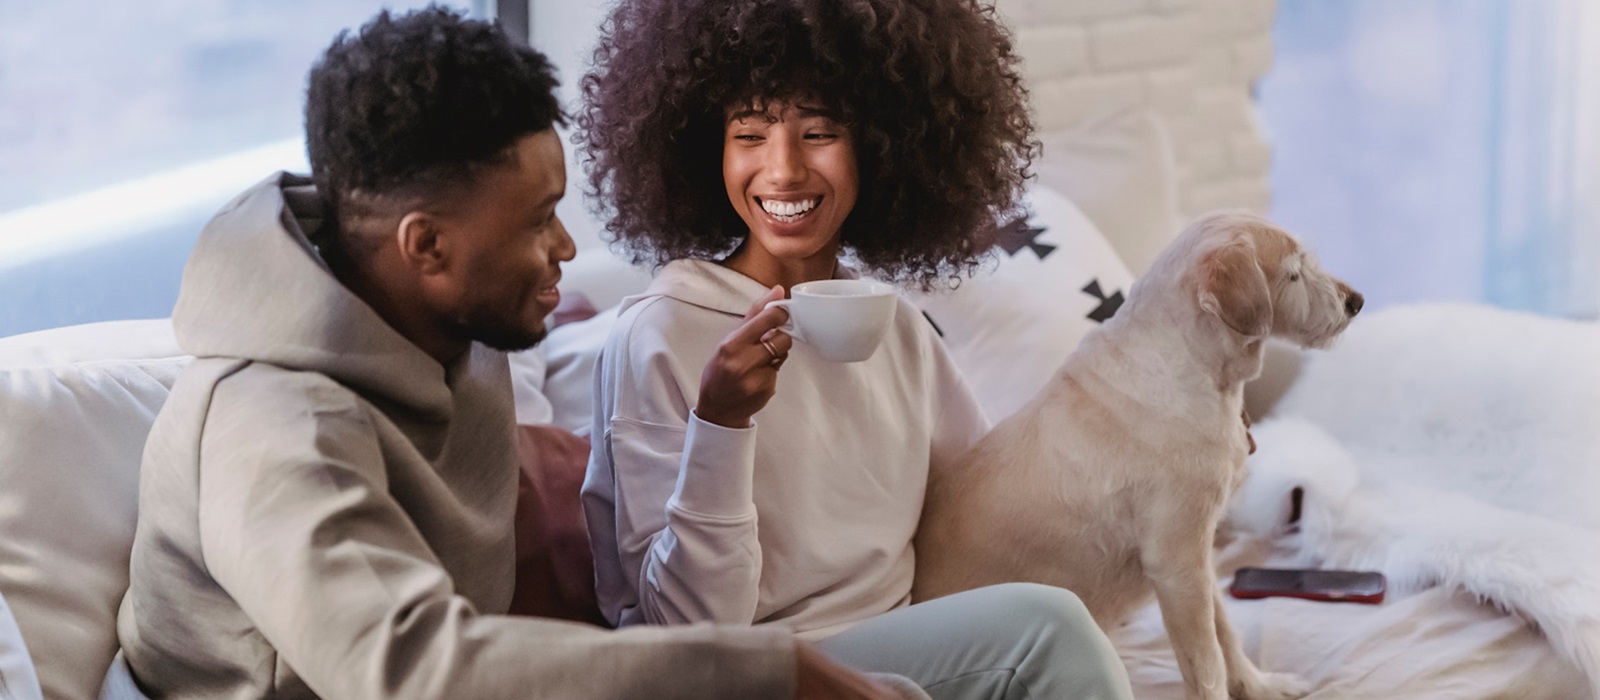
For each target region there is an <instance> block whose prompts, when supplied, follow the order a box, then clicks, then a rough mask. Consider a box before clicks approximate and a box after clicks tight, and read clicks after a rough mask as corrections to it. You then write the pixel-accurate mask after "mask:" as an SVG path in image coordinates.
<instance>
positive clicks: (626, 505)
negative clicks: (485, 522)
mask: <svg viewBox="0 0 1600 700" xmlns="http://www.w3.org/2000/svg"><path fill="white" fill-rule="evenodd" d="M1016 63H1017V59H1016V57H1015V55H1014V54H1013V53H1012V50H1011V44H1010V40H1009V38H1008V35H1007V33H1006V32H1005V30H1004V29H1003V28H1001V27H1000V26H999V25H998V24H997V23H996V22H995V21H994V19H993V17H992V10H990V9H988V8H987V7H984V6H982V5H980V4H979V3H978V2H976V1H975V0H772V1H763V2H751V1H750V0H633V1H627V0H625V1H624V2H622V3H621V4H620V5H619V6H618V7H617V8H616V9H615V10H614V11H613V14H612V15H611V18H610V21H609V22H608V23H607V25H606V27H605V34H604V36H603V37H602V39H601V43H600V47H599V49H598V50H597V52H596V68H595V72H594V73H592V74H591V75H589V76H588V77H586V79H585V80H584V84H583V89H584V93H585V96H586V98H587V104H586V106H585V108H584V111H583V113H582V114H581V115H580V119H579V123H580V126H581V127H582V136H581V138H582V139H583V141H584V142H585V145H586V147H587V149H588V152H589V156H590V173H589V175H590V185H591V187H592V189H593V190H594V191H595V193H596V194H597V195H598V196H600V197H601V199H602V200H603V201H605V202H606V203H607V205H609V207H610V208H611V209H612V210H613V212H614V216H613V218H612V219H611V223H610V224H609V229H610V231H611V233H612V234H613V235H614V236H616V238H617V240H618V241H619V242H620V243H621V245H622V246H623V247H625V248H626V249H628V250H629V251H631V252H632V253H633V254H634V257H635V259H636V261H641V262H642V261H650V262H655V263H657V264H662V263H664V264H665V266H664V267H663V268H662V269H661V271H660V273H659V274H658V276H657V278H656V280H655V281H654V283H653V284H652V285H651V287H650V289H649V291H647V292H646V293H645V294H643V295H641V296H639V297H634V298H632V299H629V300H628V301H626V302H624V307H623V308H622V310H621V313H620V316H619V319H618V321H617V325H616V327H615V329H614V330H613V332H612V335H611V337H610V339H609V341H608V343H607V345H606V347H605V350H604V352H603V353H602V356H601V358H600V362H599V364H598V366H597V368H596V372H597V379H596V401H595V405H596V416H595V427H594V432H593V435H594V436H595V438H594V448H593V452H592V454H591V457H590V464H589V473H588V478H587V479H586V481H585V486H584V507H585V513H586V517H587V519H588V522H589V531H590V537H591V546H592V547H593V549H594V553H595V559H596V580H597V585H598V589H599V590H598V593H599V598H600V603H601V607H602V609H603V611H604V612H605V614H606V616H607V618H608V619H609V620H610V621H611V622H612V623H613V624H618V625H628V624H639V623H650V624H683V623H692V622H702V621H712V622H721V623H777V624H784V625H788V626H790V627H792V628H793V629H795V631H796V632H797V633H799V634H800V635H801V636H802V637H805V638H808V639H813V640H818V644H819V645H820V646H821V648H822V650H823V651H825V652H827V653H829V654H830V655H833V656H834V657H835V658H838V659H840V660H842V661H844V662H845V663H847V664H850V665H853V666H856V667H858V668H861V669H864V670H872V671H887V672H893V673H898V674H901V675H904V676H907V677H910V678H911V679H913V680H915V681H917V682H918V683H919V684H920V685H922V686H923V687H924V688H926V689H928V690H929V692H930V693H931V694H933V695H934V696H935V697H952V698H954V697H991V696H992V695H993V694H995V693H996V692H998V693H1001V694H1002V695H1003V696H1006V697H1010V696H1013V695H1015V696H1017V697H1033V698H1046V697H1075V698H1099V697H1129V691H1128V681H1127V678H1126V673H1125V671H1124V670H1123V669H1122V667H1121V664H1120V662H1119V661H1118V660H1117V658H1116V656H1115V654H1114V652H1113V651H1112V650H1111V648H1110V644H1109V642H1107V640H1106V639H1105V637H1104V635H1102V634H1101V633H1100V632H1099V630H1098V629H1097V628H1095V626H1094V624H1093V622H1092V621H1091V620H1090V619H1089V616H1088V614H1087V613H1086V612H1085V611H1084V610H1083V606H1082V604H1081V603H1079V602H1078V601H1077V599H1076V598H1075V597H1073V596H1072V595H1071V594H1070V593H1067V592H1065V591H1061V590H1057V589H1050V588H1046V587H1042V586H1029V585H1021V584H1017V585H1009V586H998V587H994V588H991V589H984V590H980V591H973V592H970V593H967V594H964V595H958V596H952V597H950V598H946V599H942V600H939V601H934V602H932V603H928V604H925V605H918V606H915V607H908V603H909V602H910V590H911V579H912V575H913V571H914V553H913V551H912V546H911V543H912V538H913V536H914V534H915V532H916V528H917V522H918V518H919V516H920V510H921V505H922V497H923V492H924V489H925V487H926V484H927V479H928V474H929V472H930V470H932V469H939V468H942V467H943V466H944V465H945V464H947V463H948V462H949V461H950V460H952V459H953V458H955V457H956V456H958V455H959V454H960V453H961V452H962V451H963V450H964V449H965V448H966V447H967V446H968V445H970V444H971V443H972V442H974V441H975V440H976V439H977V438H978V437H980V436H981V435H983V434H984V432H986V431H987V430H988V428H989V423H988V421H987V419H986V418H985V417H984V416H983V414H982V411H981V410H980V409H979V408H978V406H977V404H976V402H975V400H974V398H973V396H972V393H971V391H970V390H969V389H968V387H967V386H966V385H965V383H964V382H963V380H962V379H961V377H960V375H959V374H958V373H957V371H956V369H955V367H954V366H953V364H952V363H951V360H950V358H949V356H948V355H947V354H946V352H945V350H944V348H943V346H942V344H941V342H940V340H939V338H938V336H937V332H936V330H935V329H934V328H933V327H932V326H931V324H929V323H928V322H927V321H926V320H925V319H924V318H923V317H922V316H921V315H920V314H919V313H918V312H917V311H916V309H915V308H913V307H912V306H910V305H909V304H907V303H905V302H904V301H901V302H900V306H899V308H898V310H897V314H896V317H895V320H894V322H893V326H892V327H891V328H890V329H889V331H888V333H887V336H886V338H885V339H884V341H883V344H882V346H881V347H880V348H879V349H878V351H877V353H876V354H875V355H873V356H872V357H871V358H870V359H868V360H866V361H863V362H858V363H850V364H839V363H830V362H827V361H825V360H823V359H821V358H820V357H818V356H817V355H816V354H815V353H814V352H812V351H811V350H810V349H809V348H807V347H806V346H805V345H803V344H796V343H795V341H794V340H793V339H792V338H790V337H789V336H788V335H786V334H784V333H783V332H782V331H780V330H779V327H780V326H781V325H782V324H783V322H784V321H785V320H786V318H787V316H786V314H785V312H784V311H783V310H782V309H780V308H765V306H766V303H767V302H769V301H771V300H773V299H777V298H780V297H782V296H783V295H784V294H785V290H787V289H789V288H791V287H793V286H794V285H796V284H799V283H802V282H807V281H812V280H820V279H829V278H835V277H850V276H853V275H854V274H855V273H853V272H852V271H851V270H850V268H848V267H846V266H845V265H843V264H841V262H840V261H841V259H848V260H853V261H854V263H855V265H856V266H858V267H859V268H861V269H863V270H864V271H866V272H869V273H871V274H872V275H874V276H876V277H879V278H883V279H889V280H893V281H897V282H901V283H906V284H913V285H918V286H921V287H924V288H927V287H932V286H936V285H938V284H940V283H948V282H952V281H954V280H955V279H957V278H958V277H959V276H960V275H961V274H962V273H964V272H967V271H970V270H971V268H973V267H974V266H975V265H976V263H977V262H978V260H979V258H980V256H981V255H982V254H984V253H985V252H986V250H987V249H988V247H989V245H990V241H989V240H988V238H987V237H986V234H984V233H983V232H986V231H990V230H992V228H993V222H994V221H995V220H996V218H997V217H1000V216H1003V215H1015V214H1017V213H1018V210H1019V208H1020V207H1019V204H1018V197H1019V195H1020V192H1021V189H1022V184H1023V180H1024V178H1025V175H1026V170H1027V167H1028V164H1029V162H1030V161H1031V158H1032V156H1033V154H1034V151H1035V150H1036V145H1035V144H1034V142H1033V141H1032V140H1031V131H1032V125H1031V123H1030V120H1029V118H1028V115H1027V108H1026V102H1025V99H1026V93H1025V91H1024V90H1023V88H1022V86H1021V82H1020V79H1019V77H1018V75H1017V71H1016Z"/></svg>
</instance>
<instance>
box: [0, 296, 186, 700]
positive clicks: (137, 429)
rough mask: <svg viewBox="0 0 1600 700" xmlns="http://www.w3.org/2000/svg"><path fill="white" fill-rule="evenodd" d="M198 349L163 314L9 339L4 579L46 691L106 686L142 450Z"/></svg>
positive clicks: (4, 343)
mask: <svg viewBox="0 0 1600 700" xmlns="http://www.w3.org/2000/svg"><path fill="white" fill-rule="evenodd" d="M188 362H189V360H188V359H187V358H186V357H184V356H183V355H182V353H181V351H180V350H178V348H177V344H176V342H175V341H174V340H173V338H172V329H171V325H170V324H169V323H167V322H166V321H164V320H163V321H131V322H116V323H106V324H93V325H89V326H81V327H72V328H65V329H57V330H51V331H41V332H39V333H29V334H26V335H19V336H12V337H10V338H5V339H3V340H0V484H3V485H4V486H3V488H0V532H3V533H5V535H4V536H3V537H0V591H4V593H5V595H6V598H7V600H8V602H9V603H10V605H11V607H12V610H13V612H14V614H15V616H16V621H17V625H18V626H19V627H20V628H21V630H22V632H23V634H24V635H26V638H27V640H28V646H29V649H30V650H31V651H32V655H33V658H34V662H35V664H36V666H37V670H38V680H39V683H40V685H41V686H42V688H43V690H44V692H45V694H46V695H47V696H48V697H52V698H88V697H94V696H95V694H96V693H97V692H98V691H99V689H100V683H101V679H102V678H103V677H104V675H105V672H106V668H107V666H108V665H109V664H110V662H111V657H112V655H113V654H114V653H116V649H117V640H116V614H117V604H118V603H119V602H120V601H121V599H122V592H123V590H124V589H125V588H126V587H127V583H128V547H129V545H130V543H131V542H132V539H133V526H134V520H135V511H136V503H137V488H138V480H139V453H140V451H141V450H142V449H143V448H144V442H145V435H146V433H147V432H148V431H149V428H150V424H151V422H152V421H154V420H155V416H156V412H157V411H158V410H159V409H160V407H161V405H162V402H163V401H165V400H166V396H167V392H168V390H169V388H170V387H171V386H172V383H173V381H174V380H175V379H176V378H177V376H178V373H179V372H180V371H181V370H182V368H183V367H184V365H186V364H187V363H188Z"/></svg>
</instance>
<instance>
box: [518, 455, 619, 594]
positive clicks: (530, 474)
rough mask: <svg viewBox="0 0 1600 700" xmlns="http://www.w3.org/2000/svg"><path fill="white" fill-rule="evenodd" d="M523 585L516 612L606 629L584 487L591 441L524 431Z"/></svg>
mask: <svg viewBox="0 0 1600 700" xmlns="http://www.w3.org/2000/svg"><path fill="white" fill-rule="evenodd" d="M517 447H518V453H519V457H520V461H521V464H522V473H521V478H520V480H519V484H518V488H517V522H516V529H517V587H516V592H515V593H514V594H513V595H512V598H511V614H513V615H534V616H538V617H553V618H559V619H563V620H577V621H580V622H591V623H594V624H605V618H603V617H602V616H601V615H600V607H599V604H598V603H596V602H595V595H594V557H593V555H591V554H590V552H589V532H588V528H587V527H585V526H584V522H583V508H582V506H581V504H580V503H579V500H578V489H579V488H580V487H581V486H582V485H583V474H584V470H585V469H586V468H587V467H588V464H589V439H588V438H584V437H578V436H577V435H573V434H572V433H569V432H567V431H565V430H562V429H560V428H556V427H553V426H548V425H522V426H518V427H517Z"/></svg>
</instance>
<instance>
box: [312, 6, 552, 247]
mask: <svg viewBox="0 0 1600 700" xmlns="http://www.w3.org/2000/svg"><path fill="white" fill-rule="evenodd" d="M307 82H308V85H307V88H306V147H307V151H308V152H309V155H310V159H311V172H312V177H313V178H314V179H315V181H316V183H317V186H318V188H319V189H320V190H321V191H322V192H323V194H324V198H325V199H326V200H327V201H328V203H329V204H330V205H332V206H333V207H334V211H335V213H336V214H337V215H338V216H339V220H340V221H341V222H343V223H346V224H348V223H349V222H350V221H351V220H352V219H359V218H361V217H363V216H365V215H368V214H370V213H371V212H370V211H367V210H368V209H369V208H370V207H371V206H372V204H373V203H374V202H375V201H377V200H381V199H384V198H396V197H398V198H404V199H407V200H410V199H414V198H416V197H419V196H424V195H427V194H431V193H437V192H439V191H441V190H442V189H445V188H451V187H460V186H463V185H467V184H470V183H472V182H473V181H474V180H475V178H476V177H477V176H478V175H479V174H480V172H481V170H482V169H483V168H484V167H485V166H489V165H494V164H497V163H506V162H509V158H510V156H511V148H512V146H514V145H515V144H516V142H517V141H518V140H519V139H521V138H522V137H524V136H527V135H528V134H532V133H537V132H540V131H544V130H545V129H549V128H551V126H552V125H554V124H561V125H563V126H565V125H566V117H565V116H564V115H563V114H562V112H561V106H560V103H559V102H557V100H556V97H555V94H554V90H555V88H556V85H557V82H556V78H555V73H554V70H553V69H552V67H551V65H550V62H549V61H548V60H547V59H546V58H545V57H544V55H543V54H540V53H539V52H537V51H534V50H533V49H530V48H527V47H525V46H519V45H517V44H515V43H513V42H512V41H511V40H510V39H509V38H508V37H506V35H505V33H504V32H502V31H501V30H500V29H499V28H498V27H496V26H494V25H492V24H489V23H487V22H483V21H478V20H472V19H467V18H466V17H463V16H462V15H461V14H459V13H458V12H456V11H454V10H450V9H445V8H441V7H438V6H429V7H427V8H425V9H422V10H417V11H415V12H410V13H407V14H403V15H399V16H392V15H390V14H389V12H388V11H387V10H385V11H383V12H382V13H380V14H379V15H378V16H377V17H375V18H373V19H372V21H370V22H368V23H367V24H366V25H365V26H363V27H361V29H360V31H359V33H357V34H355V35H352V34H351V33H350V32H348V31H346V32H342V33H340V34H339V36H338V37H337V38H335V39H334V41H333V44H332V46H330V47H329V48H328V50H327V52H326V53H324V54H323V56H322V58H321V59H320V60H319V61H317V63H316V65H314V66H313V67H312V68H311V74H310V77H309V79H308V81H307Z"/></svg>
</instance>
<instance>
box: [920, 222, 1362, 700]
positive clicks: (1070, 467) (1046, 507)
mask: <svg viewBox="0 0 1600 700" xmlns="http://www.w3.org/2000/svg"><path fill="white" fill-rule="evenodd" d="M1361 303H1362V299H1361V295H1360V294H1359V293H1356V292H1355V291H1354V290H1352V289H1350V287H1349V286H1348V285H1346V284H1344V283H1343V282H1340V281H1339V280H1337V279H1334V278H1333V277H1331V276H1329V275H1328V274H1327V273H1326V272H1323V271H1322V269H1321V268H1320V267H1318V266H1317V264H1316V263H1315V262H1314V261H1313V260H1312V259H1311V257H1310V256H1309V255H1307V253H1306V252H1305V251H1304V250H1303V249H1302V248H1301V246H1300V244H1299V243H1298V242H1297V241H1296V240H1295V239H1294V238H1293V237H1291V236H1290V235H1289V234H1287V233H1285V232H1284V231H1283V230H1282V229H1280V228H1278V227H1277V226H1274V225H1273V224H1271V223H1269V222H1267V221H1265V220H1262V219H1260V218H1257V217H1254V216H1251V215H1248V214H1242V213H1233V212H1226V213H1218V214H1212V215H1209V216H1206V217H1204V218H1202V219H1200V220H1199V221H1197V222H1195V223H1194V224H1193V225H1192V226H1190V227H1189V228H1188V229H1187V230H1185V231H1184V232H1183V233H1182V234H1181V235H1179V236H1178V239H1177V240H1176V241H1173V242H1172V244H1171V245H1169V246H1168V247H1167V248H1166V250H1164V251H1163V252H1162V253H1161V255H1160V256H1159V257H1158V258H1157V259H1156V261H1155V263H1154V264H1153V265H1152V266H1151V268H1150V271H1149V272H1148V273H1146V274H1145V275H1144V276H1143V277H1141V278H1140V279H1139V280H1138V281H1137V282H1136V283H1135V284H1134V286H1133V289H1132V290H1131V292H1130V294H1129V297H1128V301H1127V303H1126V304H1124V305H1123V307H1122V308H1121V309H1120V310H1118V311H1117V314H1116V315H1115V316H1114V317H1112V318H1111V320H1109V321H1107V322H1106V324H1105V325H1104V326H1103V327H1101V328H1099V329H1097V330H1096V331H1095V332H1093V333H1091V334H1089V336H1088V337H1086V338H1084V340H1083V342H1082V344H1080V345H1079V346H1078V349H1077V350H1076V351H1075V352H1073V354H1072V355H1071V356H1070V357H1068V358H1067V361H1066V362H1065V364H1063V365H1062V367H1061V369H1060V370H1059V371H1058V372H1057V373H1056V375H1055V377H1054V378H1052V379H1051V380H1050V383H1049V384H1047V385H1046V386H1045V387H1044V388H1043V390H1042V391H1040V393H1039V395H1038V396H1037V397H1035V398H1034V399H1033V401H1031V402H1030V403H1028V404H1027V405H1026V406H1024V407H1023V408H1022V409H1021V410H1020V411H1019V412H1017V413H1016V414H1015V415H1013V416H1011V417H1010V418H1008V419H1006V420H1005V421H1003V422H1001V423H1000V424H999V425H998V426H996V427H995V429H994V431H993V432H992V433H990V434H989V436H988V437H986V438H984V439H983V440H982V441H981V442H979V443H978V444H977V445H976V446H974V447H973V449H972V451H971V452H969V453H968V454H967V455H966V457H965V459H962V460H957V462H955V464H956V465H959V466H957V467H954V468H952V469H950V470H949V471H946V472H942V473H935V474H933V475H932V477H931V480H930V483H929V488H928V498H927V503H926V506H925V507H924V511H923V520H922V523H923V524H922V530H921V532H919V533H918V535H917V543H916V546H917V574H916V584H915V587H914V589H913V591H912V596H913V598H914V599H915V600H918V601H922V600H929V599H932V598H937V597H940V596H944V595H949V594H951V593H956V592H958V591H963V590H968V589H972V588H977V587H979V586H985V585H989V584H994V583H1002V582H1007V581H1033V582H1038V583H1046V584H1052V585H1056V586H1061V587H1064V588H1067V589H1070V590H1072V591H1074V592H1076V593H1077V594H1078V595H1079V596H1080V597H1081V598H1082V599H1083V602H1084V603H1085V604H1086V605H1087V606H1088V608H1089V611H1090V612H1091V613H1092V614H1093V615H1094V617H1095V620H1096V621H1097V622H1098V623H1099V624H1100V626H1101V627H1102V628H1105V629H1110V628H1112V627H1113V626H1115V625H1117V624H1119V623H1120V622H1122V621H1123V620H1124V618H1125V617H1126V616H1127V615H1128V614H1129V613H1131V612H1133V611H1134V610H1135V609H1136V608H1137V607H1138V606H1140V605H1141V604H1142V603H1143V602H1144V601H1146V600H1148V597H1149V594H1150V591H1151V590H1152V589H1154V592H1155V595H1156V599H1157V601H1158V602H1159V603H1160V605H1161V614H1162V618H1163V621H1164V622H1165V624H1166V628H1167V634H1168V636H1169V637H1170V638H1171V641H1172V647H1173V649H1174V651H1175V652H1176V654H1177V659H1178V667H1179V670H1180V671H1181V672H1182V673H1183V679H1184V685H1185V688H1186V690H1187V697H1189V698H1191V699H1205V700H1220V699H1222V698H1226V697H1229V696H1232V697H1234V698H1242V699H1245V700H1267V699H1280V698H1296V697H1300V696H1302V695H1304V694H1305V693H1306V692H1308V690H1309V688H1307V686H1306V685H1305V684H1304V683H1303V682H1302V681H1301V680H1300V679H1298V678H1296V677H1294V676H1290V675H1284V674H1272V673H1262V672H1261V671H1259V670H1257V669H1256V667H1255V665H1254V664H1252V663H1251V662H1250V660H1249V659H1248V658H1246V657H1245V655H1244V652H1243V650H1242V649H1241V647H1240V644H1239V640H1238V638H1236V637H1235V636H1234V634H1233V631H1232V630H1231V628H1230V627H1229V626H1228V622H1227V620H1226V619H1225V618H1224V616H1223V614H1222V604H1221V596H1220V594H1219V592H1218V590H1217V580H1216V575H1215V572H1214V569H1213V567H1212V560H1211V554H1212V540H1213V538H1214V536H1215V532H1216V527H1217V522H1218V520H1219V519H1221V518H1222V516H1223V514H1224V509H1225V506H1226V504H1227V501H1228V497H1229V495H1230V494H1232V493H1233V491H1234V489H1235V488H1236V487H1237V486H1238V485H1239V483H1240V482H1241V481H1242V480H1243V478H1244V474H1245V456H1246V455H1247V454H1248V452H1249V449H1250V448H1249V440H1250V438H1249V431H1248V428H1247V426H1246V425H1245V423H1244V422H1243V421H1242V420H1241V415H1242V412H1243V408H1244V383H1245V382H1246V381H1248V380H1250V379H1252V378H1254V377H1255V376H1256V375H1257V374H1259V373H1260V372H1261V362H1262V350H1263V347H1262V346H1263V341H1265V340H1266V338H1267V336H1269V335H1270V336H1275V337H1279V338H1283V339H1286V340H1290V341H1293V342H1295V343H1298V344H1300V345H1303V346H1308V347H1326V346H1327V345H1328V344H1329V343H1331V342H1332V341H1333V339H1334V338H1335V337H1337V336H1338V335H1339V333H1340V332H1342V331H1343V330H1344V328H1345V326H1346V325H1348V324H1349V322H1350V319H1351V318H1352V317H1353V316H1355V314H1356V313H1357V312H1358V311H1360V310H1361Z"/></svg>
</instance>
